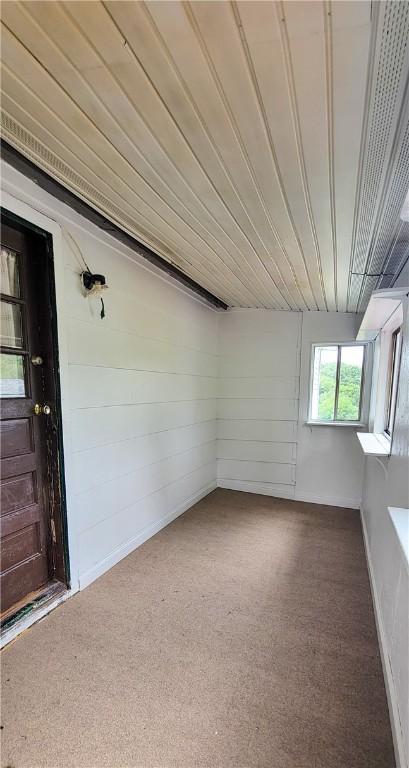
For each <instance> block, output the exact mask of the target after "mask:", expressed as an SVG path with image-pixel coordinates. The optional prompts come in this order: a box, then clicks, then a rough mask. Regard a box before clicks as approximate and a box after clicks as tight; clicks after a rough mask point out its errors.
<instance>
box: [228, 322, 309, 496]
mask: <svg viewBox="0 0 409 768" xmlns="http://www.w3.org/2000/svg"><path fill="white" fill-rule="evenodd" d="M301 317H302V316H301V313H297V312H274V311H269V310H265V311H263V310H250V309H248V310H232V311H229V312H226V313H224V314H223V315H220V320H219V325H220V331H219V354H220V379H219V400H218V431H217V437H218V440H217V473H218V484H219V485H220V486H222V487H224V488H235V489H237V490H243V491H254V492H258V493H265V494H271V495H278V496H285V497H288V498H293V497H294V489H295V480H296V467H295V465H296V460H297V451H296V447H297V446H296V443H297V421H298V390H299V361H300V343H301Z"/></svg>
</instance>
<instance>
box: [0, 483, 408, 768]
mask: <svg viewBox="0 0 409 768" xmlns="http://www.w3.org/2000/svg"><path fill="white" fill-rule="evenodd" d="M2 689H3V699H2V710H3V711H2V723H3V730H2V732H1V734H2V739H3V750H2V766H3V768H4V767H5V766H13V768H23V766H29V767H30V768H36V767H37V766H42V767H44V766H47V768H60V767H61V768H72V767H73V766H75V768H79V767H80V766H81V767H83V768H91V766H92V768H113V767H114V766H115V768H117V767H118V768H119V767H120V768H125V767H128V766H138V768H192V767H193V766H200V767H204V766H206V767H208V768H239V767H240V768H392V767H393V766H394V758H393V750H392V741H391V733H390V725H389V720H388V711H387V704H386V697H385V689H384V683H383V677H382V669H381V662H380V657H379V649H378V644H377V637H376V630H375V624H374V616H373V609H372V603H371V595H370V588H369V582H368V574H367V570H366V563H365V554H364V548H363V541H362V533H361V527H360V521H359V515H358V513H357V512H353V511H351V510H346V509H337V508H334V507H320V506H317V505H313V504H303V503H297V502H290V501H284V500H280V499H271V498H268V497H265V496H255V495H252V494H244V493H237V492H234V491H224V490H217V491H215V492H214V493H212V494H210V495H209V496H207V497H206V499H204V500H203V501H201V502H200V503H199V504H197V505H196V506H195V507H193V508H192V509H191V510H190V511H189V512H187V513H186V514H185V515H183V516H182V517H180V518H179V519H177V520H176V521H175V522H174V523H172V524H171V525H169V526H168V527H167V528H166V529H164V530H163V531H161V532H160V533H159V534H157V535H156V536H155V537H154V538H152V539H150V541H148V542H147V543H146V544H144V545H143V546H142V547H140V548H139V549H138V550H136V551H135V552H134V553H133V554H131V555H130V556H129V557H127V558H126V559H125V560H123V561H122V562H121V563H119V564H118V565H117V566H116V567H115V568H113V569H112V570H111V571H110V572H109V573H107V574H106V575H105V576H103V577H102V578H100V579H99V580H98V581H97V582H95V583H94V584H93V585H91V586H90V587H89V588H88V589H86V590H85V591H84V592H82V593H81V594H79V595H77V596H75V597H73V598H72V599H71V600H69V601H67V603H65V604H64V605H62V606H60V607H59V608H58V609H57V610H55V611H54V612H53V613H52V614H51V615H50V616H48V617H47V618H46V619H44V620H43V621H42V622H40V623H39V624H37V625H36V626H34V627H33V628H32V629H30V630H28V631H27V632H26V633H25V634H24V635H23V636H22V637H21V638H20V639H18V640H17V641H16V642H15V643H13V644H12V645H11V646H9V647H8V648H6V650H5V651H4V653H3V655H2Z"/></svg>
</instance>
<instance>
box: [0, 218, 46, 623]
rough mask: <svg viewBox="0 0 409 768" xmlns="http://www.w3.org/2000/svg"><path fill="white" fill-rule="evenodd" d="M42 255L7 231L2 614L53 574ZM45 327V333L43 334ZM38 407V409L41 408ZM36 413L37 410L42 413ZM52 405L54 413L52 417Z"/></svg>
mask: <svg viewBox="0 0 409 768" xmlns="http://www.w3.org/2000/svg"><path fill="white" fill-rule="evenodd" d="M39 273H41V264H40V262H39V255H38V249H37V248H36V247H35V244H34V241H33V239H32V238H30V235H29V234H28V233H27V232H25V231H24V229H19V228H17V227H16V228H14V227H12V226H7V225H5V224H4V223H3V224H2V227H1V381H0V407H1V424H0V426H1V487H0V490H1V612H2V616H4V615H5V614H8V613H9V612H10V610H11V609H13V607H14V606H16V605H21V603H22V602H24V599H25V598H27V597H28V596H32V595H33V593H36V592H37V591H38V590H41V588H44V587H46V586H47V584H48V583H49V582H50V580H51V579H53V578H54V576H55V557H54V553H53V547H54V544H55V524H54V521H53V519H52V515H51V511H50V480H51V479H52V478H51V473H52V467H50V462H49V456H48V453H49V443H50V441H49V435H50V434H52V431H53V430H52V420H53V418H54V416H55V414H54V413H53V409H55V408H56V402H55V399H52V400H51V402H47V400H46V396H47V395H49V394H50V386H49V382H48V378H49V377H50V376H51V377H52V376H53V375H54V366H53V361H52V360H51V359H50V357H51V354H50V350H49V345H48V339H47V336H49V326H50V319H49V322H48V328H47V322H46V321H44V317H43V315H44V311H45V310H46V309H47V305H44V300H43V298H44V297H43V296H42V291H41V289H40V290H39V289H38V286H39V285H40V282H39V280H41V279H44V275H41V274H39ZM42 329H44V330H42ZM36 406H37V409H36ZM38 406H39V407H40V409H41V410H40V411H39V413H38V414H37V415H36V413H35V411H36V410H37V411H38V410H39V409H38ZM44 406H48V407H49V408H50V413H49V414H47V413H44V411H46V412H47V410H48V409H47V408H44Z"/></svg>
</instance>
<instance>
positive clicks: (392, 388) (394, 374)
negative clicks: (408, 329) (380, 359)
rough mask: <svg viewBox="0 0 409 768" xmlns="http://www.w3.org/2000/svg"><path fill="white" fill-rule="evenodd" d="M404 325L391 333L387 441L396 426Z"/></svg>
mask: <svg viewBox="0 0 409 768" xmlns="http://www.w3.org/2000/svg"><path fill="white" fill-rule="evenodd" d="M402 333H403V328H402V325H397V326H396V328H395V330H393V331H392V332H391V338H390V344H389V356H388V357H389V359H388V378H387V386H386V390H385V428H384V430H383V432H384V435H385V437H386V438H387V440H392V435H393V428H394V425H395V414H396V403H397V396H398V387H399V374H400V363H401V351H402Z"/></svg>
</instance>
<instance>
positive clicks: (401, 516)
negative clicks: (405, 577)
mask: <svg viewBox="0 0 409 768" xmlns="http://www.w3.org/2000/svg"><path fill="white" fill-rule="evenodd" d="M388 512H389V514H390V516H391V520H392V523H393V525H394V528H395V531H396V535H397V537H398V539H399V543H400V545H401V547H402V549H403V553H404V556H405V560H406V565H407V566H409V509H404V508H402V507H388Z"/></svg>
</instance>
